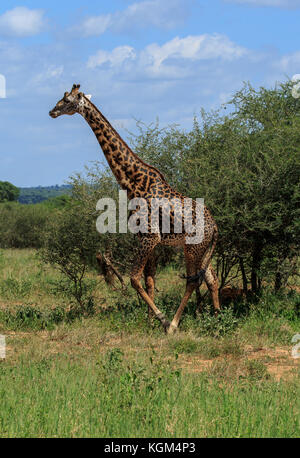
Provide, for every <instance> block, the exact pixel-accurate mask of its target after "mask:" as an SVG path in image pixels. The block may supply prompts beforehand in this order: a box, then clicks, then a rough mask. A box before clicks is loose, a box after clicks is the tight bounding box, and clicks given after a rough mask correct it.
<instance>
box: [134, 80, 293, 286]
mask: <svg viewBox="0 0 300 458" xmlns="http://www.w3.org/2000/svg"><path fill="white" fill-rule="evenodd" d="M225 108H227V110H228V108H229V109H230V111H229V110H228V114H227V115H221V114H220V111H216V112H211V113H205V112H204V111H202V112H201V118H200V120H197V119H195V122H194V127H193V129H192V131H191V132H189V133H186V132H184V131H182V130H180V129H177V128H176V127H171V128H168V129H166V130H160V129H159V128H158V126H154V127H153V126H151V128H149V129H144V130H142V131H141V132H140V133H139V135H138V136H137V138H136V142H135V143H136V145H135V146H136V150H137V152H138V153H139V154H141V155H142V156H143V157H144V159H146V160H148V161H149V162H152V163H153V164H156V165H158V166H159V168H160V170H161V171H162V172H163V173H165V174H166V178H167V179H168V181H169V182H170V183H171V184H172V185H173V186H175V187H177V189H179V190H180V191H181V192H183V193H184V194H186V195H188V196H190V197H192V198H197V197H204V199H205V202H206V204H207V205H208V207H209V208H210V209H211V211H212V214H213V215H214V217H215V218H216V220H217V223H218V226H219V232H220V236H219V242H218V244H217V248H216V256H215V258H216V260H217V268H218V269H217V270H218V272H219V275H220V277H221V286H223V285H224V284H225V283H226V282H227V281H228V280H229V279H230V275H231V274H233V272H234V276H237V275H241V276H242V279H243V286H244V289H245V290H247V288H248V284H250V285H251V289H252V290H253V291H254V292H258V291H259V290H260V289H261V285H262V281H263V280H269V279H271V278H272V280H274V279H275V280H276V281H275V286H276V288H278V287H280V286H281V285H283V283H284V281H286V279H287V278H288V276H289V274H290V273H291V272H292V269H291V267H293V268H294V264H295V263H294V262H291V261H292V260H293V261H294V260H295V259H296V257H297V253H299V242H298V241H299V235H300V234H299V175H300V173H299V172H300V165H299V158H300V155H299V152H300V122H299V113H300V110H299V109H300V101H299V99H298V100H297V99H294V98H293V97H292V94H291V83H290V82H287V83H284V84H281V85H279V86H277V87H275V88H274V89H270V90H269V89H265V88H260V89H259V90H255V89H253V88H252V87H251V85H249V84H245V85H244V87H243V89H242V90H241V91H239V92H237V93H236V94H235V96H234V97H233V99H232V100H231V102H230V103H229V104H228V105H227V107H225ZM234 267H235V269H233V268H234ZM231 278H232V275H231Z"/></svg>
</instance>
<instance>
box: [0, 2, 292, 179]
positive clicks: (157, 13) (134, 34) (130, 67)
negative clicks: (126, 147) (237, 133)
mask: <svg viewBox="0 0 300 458" xmlns="http://www.w3.org/2000/svg"><path fill="white" fill-rule="evenodd" d="M299 24H300V0H111V1H110V2H104V1H97V2H96V1H89V2H88V5H87V4H86V2H84V1H81V0H72V1H67V0H65V1H57V0H53V1H51V2H50V1H49V2H48V1H44V2H41V1H36V0H31V1H22V0H19V1H18V2H15V1H8V0H2V1H1V5H0V74H2V75H4V76H5V78H6V85H7V97H6V98H5V99H4V98H0V135H1V144H0V180H2V181H4V180H7V181H10V182H12V183H14V184H15V185H17V186H37V185H51V184H63V183H64V182H65V181H66V180H67V179H68V177H69V176H70V175H71V174H73V173H74V172H78V171H82V170H83V168H84V165H85V164H88V163H89V162H90V161H94V160H99V159H100V160H103V153H102V152H101V150H100V148H99V146H98V144H97V142H96V139H95V138H94V136H93V133H92V131H91V130H90V128H89V127H88V125H87V124H86V123H85V121H84V120H83V119H82V118H81V117H80V116H79V115H75V116H73V117H61V118H58V119H56V120H53V119H51V118H50V117H49V116H48V112H49V110H50V109H51V108H52V107H53V106H54V105H55V103H56V102H57V100H58V99H59V98H61V96H62V95H63V93H64V92H65V91H66V90H70V87H71V86H72V84H73V83H80V84H81V87H82V90H83V91H84V92H85V93H88V94H92V95H93V102H94V103H95V104H96V105H97V106H98V107H99V109H100V110H101V111H102V112H103V114H104V115H105V116H106V117H107V118H108V119H109V120H110V121H111V122H112V124H113V125H114V126H115V127H116V128H117V129H118V130H119V132H120V134H121V135H122V136H124V137H126V135H127V134H126V129H128V130H130V131H134V130H135V122H136V121H135V120H136V119H138V120H142V121H144V122H145V123H151V122H154V121H155V120H156V118H157V117H158V118H159V120H160V124H161V125H162V126H165V125H168V124H173V123H176V124H179V125H180V126H181V127H183V128H185V129H189V128H191V126H192V121H193V117H194V115H195V114H197V113H199V112H200V109H201V108H202V107H203V108H205V109H206V110H209V109H211V108H218V107H219V106H220V105H221V104H222V103H224V102H226V101H227V100H228V99H229V98H230V96H231V95H232V94H233V93H234V92H235V91H236V90H238V89H240V88H241V87H242V84H243V81H250V82H251V83H252V84H253V85H254V86H256V87H258V86H261V85H263V86H266V87H272V86H274V84H275V83H276V81H284V80H286V78H287V77H290V78H291V77H292V76H293V75H294V74H299V73H300V42H299V38H298V37H299ZM0 93H1V92H0Z"/></svg>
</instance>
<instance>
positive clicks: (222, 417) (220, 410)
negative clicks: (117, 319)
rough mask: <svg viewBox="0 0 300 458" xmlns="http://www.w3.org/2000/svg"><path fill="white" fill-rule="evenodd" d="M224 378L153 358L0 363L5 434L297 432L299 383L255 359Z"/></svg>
mask: <svg viewBox="0 0 300 458" xmlns="http://www.w3.org/2000/svg"><path fill="white" fill-rule="evenodd" d="M115 352H116V350H115ZM251 364H252V366H251V368H250V371H249V376H248V377H246V378H243V379H240V380H232V381H231V382H230V383H224V382H223V380H222V377H220V374H219V376H217V375H216V374H215V376H214V377H212V376H211V375H212V374H210V373H209V372H208V373H203V374H201V375H200V376H199V375H190V374H189V375H187V374H182V372H181V371H179V370H174V369H172V368H171V366H170V365H168V364H167V363H162V361H160V360H159V359H158V360H156V359H155V358H152V359H151V361H150V360H149V361H144V362H143V364H141V363H136V362H132V361H131V362H129V363H128V361H126V364H124V362H123V356H122V352H121V351H120V352H117V353H116V354H113V355H112V353H111V351H109V352H108V353H107V354H106V355H105V356H103V357H102V358H100V357H98V358H97V357H93V358H90V359H88V360H85V361H83V360H77V358H75V359H74V360H71V361H70V360H69V359H68V358H64V357H62V356H58V357H53V358H43V359H41V360H40V361H35V362H30V361H29V360H26V359H25V360H24V359H23V360H21V361H19V363H18V365H17V366H10V365H7V366H5V365H4V364H2V365H1V366H0V374H1V377H0V396H1V416H0V429H1V436H2V437H87V436H88V437H97V436H98V437H297V436H298V435H299V425H298V423H297V421H298V416H297V405H296V403H297V400H299V395H300V393H299V385H297V384H296V383H276V382H274V381H272V382H271V381H268V380H265V379H264V372H262V368H261V366H260V365H258V367H256V366H255V365H253V362H252V363H251Z"/></svg>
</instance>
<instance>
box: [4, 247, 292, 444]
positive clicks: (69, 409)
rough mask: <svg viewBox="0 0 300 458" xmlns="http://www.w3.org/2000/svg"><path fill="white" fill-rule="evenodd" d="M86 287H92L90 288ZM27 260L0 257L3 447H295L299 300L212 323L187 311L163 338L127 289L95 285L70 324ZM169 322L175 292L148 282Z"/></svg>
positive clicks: (284, 297)
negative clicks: (142, 441) (164, 441)
mask: <svg viewBox="0 0 300 458" xmlns="http://www.w3.org/2000/svg"><path fill="white" fill-rule="evenodd" d="M95 278H96V277H95ZM58 281H59V275H58V274H57V273H56V272H55V271H54V270H52V269H50V268H46V269H45V268H42V267H41V266H40V265H39V263H38V260H37V258H36V253H35V252H34V251H31V250H23V251H17V250H2V251H0V333H1V334H4V335H5V336H6V342H7V356H6V359H5V360H2V361H0V400H1V401H0V402H1V410H0V436H1V437H174V438H175V437H190V438H192V437H299V435H300V434H299V432H300V428H299V399H300V396H299V394H300V392H299V391H300V389H299V360H300V359H294V358H293V357H292V355H291V350H292V346H293V344H292V343H291V339H292V337H293V335H295V334H296V333H300V313H299V302H300V301H299V295H297V293H296V292H295V291H289V292H288V291H287V292H284V293H281V294H280V295H277V296H274V295H273V294H272V293H271V292H268V291H266V292H265V294H264V295H263V296H262V297H261V298H260V300H259V301H258V302H256V303H255V302H252V303H245V302H243V301H242V300H240V301H236V302H234V303H231V304H226V305H225V306H224V308H223V312H222V314H221V315H220V316H219V317H218V318H215V317H213V316H212V315H211V314H210V311H209V309H207V310H206V311H205V312H204V313H203V315H202V316H195V304H194V298H193V299H192V300H191V301H190V303H189V305H188V308H187V310H186V312H185V313H184V317H183V320H182V323H181V325H180V329H181V330H180V332H179V333H177V334H176V335H174V336H170V337H167V336H165V335H164V334H163V331H162V329H161V327H160V326H159V323H154V326H149V323H148V319H147V311H146V307H145V306H144V304H142V303H140V302H139V300H138V298H137V297H136V294H135V293H134V292H133V291H132V289H131V288H129V289H128V292H126V293H124V292H122V293H121V292H120V291H118V290H115V291H111V290H108V288H107V287H106V285H105V284H104V283H103V281H102V280H101V279H99V280H98V282H99V285H98V288H97V295H96V297H95V303H96V307H95V310H94V313H93V314H92V315H90V316H87V317H80V316H76V314H73V313H72V309H71V308H70V298H69V297H68V296H67V295H63V294H61V292H58V289H57V283H58ZM157 286H158V289H159V292H158V293H157V298H156V301H157V303H158V306H159V307H160V308H161V309H162V310H164V311H165V313H166V314H167V315H168V316H170V317H171V316H172V314H173V313H174V310H175V308H176V306H178V303H179V300H180V299H179V298H180V296H181V295H182V290H183V287H184V282H183V281H179V277H178V272H176V271H175V270H172V269H171V268H169V269H167V270H165V271H163V272H161V273H160V274H159V275H158V285H157Z"/></svg>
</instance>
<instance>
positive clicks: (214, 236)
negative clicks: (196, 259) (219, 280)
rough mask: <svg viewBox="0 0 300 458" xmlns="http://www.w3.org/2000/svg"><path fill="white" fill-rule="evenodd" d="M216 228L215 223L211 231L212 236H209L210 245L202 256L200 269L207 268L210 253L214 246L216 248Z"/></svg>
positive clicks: (211, 253)
mask: <svg viewBox="0 0 300 458" xmlns="http://www.w3.org/2000/svg"><path fill="white" fill-rule="evenodd" d="M218 235H219V233H218V228H217V226H216V225H215V227H214V232H213V235H212V238H211V246H210V248H209V249H208V250H207V251H206V253H205V255H204V258H203V260H202V269H201V270H204V271H205V272H206V269H207V268H208V266H209V263H210V261H211V258H212V255H213V252H214V251H215V248H216V245H217V241H218Z"/></svg>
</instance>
